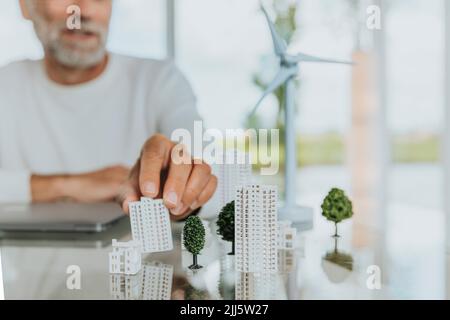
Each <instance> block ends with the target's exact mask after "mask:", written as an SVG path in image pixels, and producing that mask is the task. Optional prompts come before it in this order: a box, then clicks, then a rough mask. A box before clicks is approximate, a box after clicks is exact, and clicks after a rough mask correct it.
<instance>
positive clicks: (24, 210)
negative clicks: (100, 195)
mask: <svg viewBox="0 0 450 320" xmlns="http://www.w3.org/2000/svg"><path fill="white" fill-rule="evenodd" d="M123 217H125V215H124V214H123V212H122V210H121V208H120V206H119V205H117V204H116V203H96V204H80V203H54V204H32V205H16V204H11V205H0V230H2V231H56V232H100V231H103V230H105V229H107V228H108V227H109V226H111V225H112V224H114V223H115V222H117V221H118V220H120V219H121V218H123Z"/></svg>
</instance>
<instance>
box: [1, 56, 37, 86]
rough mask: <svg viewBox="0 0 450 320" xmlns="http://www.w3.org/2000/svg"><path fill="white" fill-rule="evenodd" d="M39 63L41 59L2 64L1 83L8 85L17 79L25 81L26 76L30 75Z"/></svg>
mask: <svg viewBox="0 0 450 320" xmlns="http://www.w3.org/2000/svg"><path fill="white" fill-rule="evenodd" d="M39 63H40V61H36V60H21V61H14V62H11V63H9V64H7V65H4V66H1V67H0V83H1V84H2V85H6V84H8V83H9V84H11V83H14V82H15V81H24V76H25V77H26V76H28V75H29V73H30V72H31V71H32V70H33V69H35V68H37V67H38V66H39ZM0 87H1V86H0Z"/></svg>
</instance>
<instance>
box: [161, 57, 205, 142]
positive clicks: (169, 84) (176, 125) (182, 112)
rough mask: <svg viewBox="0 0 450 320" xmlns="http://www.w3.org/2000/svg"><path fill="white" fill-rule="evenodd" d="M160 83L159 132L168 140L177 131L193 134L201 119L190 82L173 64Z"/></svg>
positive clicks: (168, 67)
mask: <svg viewBox="0 0 450 320" xmlns="http://www.w3.org/2000/svg"><path fill="white" fill-rule="evenodd" d="M158 82H159V83H158V88H159V90H158V98H157V101H158V108H159V110H158V131H159V132H160V133H162V134H164V135H165V136H166V137H168V138H170V137H171V135H172V133H173V131H174V130H176V129H187V130H188V131H189V132H191V134H192V133H193V129H194V122H195V121H199V120H201V117H200V115H199V114H198V111H197V98H196V96H195V94H194V92H193V90H192V87H191V85H190V84H189V82H188V80H187V79H186V78H185V77H184V75H183V74H182V72H181V71H180V70H179V69H178V68H177V67H176V65H175V64H174V63H172V62H171V63H169V64H168V66H167V67H166V69H165V71H164V72H163V74H162V75H161V77H160V78H159V81H158Z"/></svg>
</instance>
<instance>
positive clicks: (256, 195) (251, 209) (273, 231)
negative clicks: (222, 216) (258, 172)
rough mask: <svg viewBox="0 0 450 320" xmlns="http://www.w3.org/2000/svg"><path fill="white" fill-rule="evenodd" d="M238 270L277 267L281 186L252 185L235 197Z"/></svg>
mask: <svg viewBox="0 0 450 320" xmlns="http://www.w3.org/2000/svg"><path fill="white" fill-rule="evenodd" d="M235 214H236V217H235V242H236V271H239V272H276V271H277V266H278V265H277V243H278V237H277V235H278V224H277V219H278V217H277V189H276V187H275V186H265V185H249V186H243V187H240V188H238V189H237V191H236V197H235Z"/></svg>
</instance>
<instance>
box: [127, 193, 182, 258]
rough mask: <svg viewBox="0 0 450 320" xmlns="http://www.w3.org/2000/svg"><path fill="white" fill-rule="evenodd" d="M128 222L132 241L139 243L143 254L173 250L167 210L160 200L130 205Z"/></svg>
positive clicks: (142, 201)
mask: <svg viewBox="0 0 450 320" xmlns="http://www.w3.org/2000/svg"><path fill="white" fill-rule="evenodd" d="M130 222H131V232H132V235H133V239H134V240H136V241H138V242H139V243H141V245H142V252H143V253H151V252H162V251H170V250H172V249H173V242H172V230H171V228H170V216H169V210H168V209H167V208H166V206H165V205H164V203H163V200H162V199H158V200H153V199H150V198H141V201H137V202H132V203H130Z"/></svg>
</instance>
